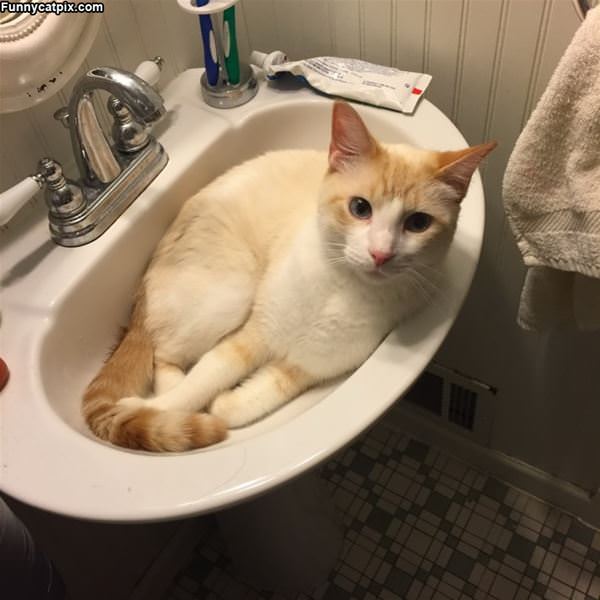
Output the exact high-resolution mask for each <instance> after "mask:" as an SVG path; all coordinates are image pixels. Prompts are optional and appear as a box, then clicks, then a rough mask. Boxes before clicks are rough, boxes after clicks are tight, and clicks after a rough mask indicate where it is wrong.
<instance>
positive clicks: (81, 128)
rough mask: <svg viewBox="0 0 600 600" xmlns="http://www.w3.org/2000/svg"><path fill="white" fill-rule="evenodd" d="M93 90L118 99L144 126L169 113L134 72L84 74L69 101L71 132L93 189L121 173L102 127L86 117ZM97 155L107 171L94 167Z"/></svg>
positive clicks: (104, 69)
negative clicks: (86, 108)
mask: <svg viewBox="0 0 600 600" xmlns="http://www.w3.org/2000/svg"><path fill="white" fill-rule="evenodd" d="M94 90H105V91H106V92H108V93H109V94H111V95H113V96H115V97H117V98H118V99H119V100H120V101H121V102H122V103H123V104H124V105H125V106H127V108H129V110H130V111H131V113H132V115H133V116H134V117H135V118H136V119H137V120H138V121H140V122H141V123H143V124H144V125H150V124H151V123H154V122H156V121H158V120H159V119H160V118H161V117H162V116H163V115H164V114H165V112H166V111H165V107H164V104H163V101H162V98H161V97H160V95H159V94H158V92H156V91H155V90H154V88H152V86H150V85H149V84H148V83H146V82H145V81H144V80H143V79H141V78H140V77H138V76H136V75H134V74H133V73H129V72H127V71H123V70H121V69H116V68H113V67H97V68H95V69H92V70H91V71H88V72H87V73H86V74H85V75H83V76H82V77H81V78H80V79H79V81H78V82H77V84H76V85H75V88H74V90H73V95H72V96H71V100H70V102H69V129H70V134H71V141H72V144H73V151H74V153H75V160H76V161H77V166H78V168H79V171H80V173H81V177H82V180H83V181H84V182H85V183H86V184H88V185H92V186H93V185H98V183H109V182H110V181H111V180H112V179H114V178H115V177H116V176H117V175H118V174H119V167H118V160H117V159H116V158H115V157H114V154H113V150H112V149H111V147H110V144H109V143H108V141H107V140H106V137H105V136H104V134H101V133H100V132H101V129H100V128H99V126H97V125H96V126H94V124H93V123H92V124H90V120H93V119H86V117H85V115H86V114H88V115H89V114H90V112H91V113H92V114H93V110H92V111H89V110H85V107H86V104H88V103H90V94H91V93H92V92H93V91H94ZM82 108H84V110H82ZM88 108H89V107H88ZM94 117H95V115H94ZM92 138H93V139H92ZM95 156H98V157H104V159H105V160H104V162H105V163H107V162H108V163H109V166H108V167H107V168H106V169H100V168H99V167H95V166H94V164H93V163H94V162H97V161H95V160H94V157H95ZM110 156H112V157H113V158H112V161H111V160H110ZM107 157H108V160H106V158H107ZM98 171H100V172H98Z"/></svg>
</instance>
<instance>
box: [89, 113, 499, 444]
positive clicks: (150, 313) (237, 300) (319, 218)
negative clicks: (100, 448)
mask: <svg viewBox="0 0 600 600" xmlns="http://www.w3.org/2000/svg"><path fill="white" fill-rule="evenodd" d="M494 146H495V144H494V143H491V144H484V145H480V146H475V147H473V148H467V149H465V150H461V151H456V152H434V151H428V150H419V149H415V148H411V147H408V146H403V145H398V146H383V145H382V144H379V143H378V142H376V141H375V140H374V139H373V138H372V137H371V135H370V134H369V132H368V131H367V129H366V127H365V125H364V124H363V122H362V121H361V119H360V117H359V116H358V114H357V113H356V112H355V111H354V109H353V108H351V107H350V105H348V104H346V103H342V102H337V103H335V105H334V111H333V122H332V138H331V145H330V149H329V155H327V154H326V153H324V152H314V151H304V150H290V151H282V152H273V153H270V154H266V155H264V156H261V157H258V158H256V159H254V160H251V161H248V162H246V163H244V164H242V165H240V166H238V167H235V168H233V169H231V170H230V171H228V172H227V173H225V174H224V175H223V176H221V177H219V178H218V179H216V180H215V181H213V182H212V183H211V184H209V185H208V186H206V187H205V188H204V189H203V190H201V191H200V192H199V193H198V194H197V195H196V196H194V197H193V198H191V199H190V200H189V201H188V202H187V203H186V204H185V206H184V207H183V209H182V210H181V212H180V214H179V216H178V217H177V219H176V220H175V221H174V223H173V225H172V226H171V227H170V229H169V230H168V232H167V234H166V235H165V236H164V238H163V239H162V241H161V242H160V244H159V246H158V248H157V250H156V252H155V254H154V257H153V259H152V262H151V264H150V266H149V268H148V270H147V272H146V274H145V276H144V279H143V282H142V285H141V287H140V291H139V293H138V297H137V299H136V302H135V307H134V311H133V316H132V320H131V324H130V327H129V330H128V332H127V334H126V335H125V337H124V338H123V340H122V341H121V343H120V345H119V346H118V347H117V349H116V350H115V352H114V353H113V354H112V356H111V357H110V358H109V359H108V361H107V363H106V364H105V365H104V367H103V368H102V370H101V371H100V373H99V375H98V376H97V377H96V378H95V379H94V381H93V382H92V383H91V384H90V385H89V387H88V389H87V391H86V393H85V397H84V402H83V412H84V415H85V418H86V420H87V422H88V424H89V426H90V428H91V429H92V430H93V431H94V432H95V433H96V435H98V436H99V437H101V438H103V439H105V440H109V441H111V442H113V443H114V444H117V445H120V446H125V447H129V448H138V449H146V450H152V451H182V450H188V449H192V448H197V447H202V446H206V445H209V444H213V443H215V442H218V441H220V440H222V439H223V438H224V437H225V436H226V431H227V428H228V427H240V426H243V425H246V424H248V423H251V422H253V421H256V420H257V419H260V418H261V417H263V416H264V415H266V414H268V413H270V412H272V411H273V410H275V409H276V408H278V407H279V406H281V405H282V404H284V403H285V402H287V401H289V400H290V399H292V398H294V397H295V396H297V395H298V394H300V393H301V392H303V391H304V390H306V389H307V388H309V387H311V386H314V385H316V384H319V383H321V382H324V381H327V380H329V379H332V378H333V377H336V376H338V375H341V374H343V373H345V372H348V371H350V370H352V369H354V368H355V367H357V366H358V365H359V364H360V363H361V362H362V361H364V360H365V359H366V358H367V357H368V355H369V354H370V353H371V352H372V351H373V350H374V349H375V347H376V346H377V345H378V344H379V342H380V341H381V339H382V338H383V337H384V336H385V335H386V334H387V333H388V332H389V331H390V330H391V329H392V328H393V327H394V326H395V325H396V324H397V323H398V321H399V320H400V319H402V318H403V317H404V316H406V315H407V314H409V313H410V312H411V311H413V310H414V309H415V308H416V307H417V305H419V304H421V303H423V301H424V300H423V295H422V294H420V293H418V292H419V290H422V289H423V287H424V283H425V281H426V280H428V279H429V278H430V274H431V272H432V270H433V269H435V266H436V265H438V264H439V262H440V261H441V259H442V258H443V257H444V255H445V254H446V251H447V249H448V247H449V245H450V242H451V240H452V237H453V234H454V230H455V227H456V221H457V217H458V213H459V207H460V200H461V199H462V198H463V196H464V195H465V193H466V191H467V188H468V185H469V182H470V179H471V176H472V174H473V172H474V171H475V169H476V168H477V165H478V164H479V162H480V161H481V159H482V158H483V157H484V156H485V155H486V154H488V153H489V152H490V151H491V150H492V149H493V147H494ZM353 197H362V198H364V199H367V200H368V202H369V203H370V205H371V206H372V215H371V217H368V218H358V217H357V216H354V215H353V214H351V212H350V209H349V203H350V201H351V198H353ZM361 206H363V208H364V205H361ZM414 212H419V213H426V214H427V215H430V217H431V218H432V221H431V225H430V226H429V227H428V228H427V229H426V230H424V231H422V232H414V231H410V230H408V229H407V227H408V225H407V223H408V221H406V219H407V218H408V215H410V214H411V213H414ZM363 217H364V215H363ZM238 384H239V385H238ZM152 392H153V394H154V396H153V397H150V398H147V399H146V398H143V396H146V395H150V394H151V393H152ZM202 409H208V413H203V412H199V411H201V410H202Z"/></svg>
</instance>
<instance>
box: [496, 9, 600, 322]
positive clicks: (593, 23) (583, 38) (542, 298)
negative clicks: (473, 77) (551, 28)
mask: <svg viewBox="0 0 600 600" xmlns="http://www.w3.org/2000/svg"><path fill="white" fill-rule="evenodd" d="M503 194H504V207H505V210H506V214H507V217H508V220H509V223H510V225H511V227H512V230H513V233H514V234H515V237H516V240H517V244H518V246H519V250H520V251H521V254H522V255H523V261H524V262H525V265H527V266H528V267H529V269H528V271H527V274H526V278H525V285H524V287H523V292H522V294H521V304H520V307H519V317H518V321H519V324H520V325H521V326H522V327H524V328H526V329H532V330H537V331H543V330H548V329H553V328H558V327H563V326H567V327H570V326H577V327H578V328H580V329H595V328H600V7H598V8H595V9H593V10H591V11H589V12H588V14H587V17H586V19H585V21H584V22H583V24H582V25H581V27H580V28H579V30H578V31H577V32H576V34H575V36H574V38H573V41H572V42H571V44H570V45H569V47H568V48H567V51H566V52H565V54H564V56H563V57H562V59H561V60H560V62H559V64H558V67H557V68H556V71H555V72H554V74H553V75H552V78H551V79H550V83H549V84H548V87H547V88H546V91H545V92H544V94H543V95H542V97H541V99H540V101H539V103H538V105H537V106H536V108H535V110H534V111H533V113H532V114H531V117H530V119H529V121H528V123H527V125H526V126H525V129H524V130H523V132H522V133H521V136H520V137H519V139H518V140H517V143H516V145H515V148H514V150H513V153H512V155H511V157H510V160H509V161H508V166H507V169H506V173H505V175H504V186H503Z"/></svg>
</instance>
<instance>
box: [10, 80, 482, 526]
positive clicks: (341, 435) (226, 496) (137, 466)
mask: <svg viewBox="0 0 600 600" xmlns="http://www.w3.org/2000/svg"><path fill="white" fill-rule="evenodd" d="M200 73H201V70H199V69H194V70H190V71H186V72H184V73H183V74H181V75H180V76H179V77H178V78H177V79H176V80H174V82H172V83H171V84H170V85H169V86H168V88H167V89H166V90H165V91H164V95H165V98H166V100H167V105H171V106H173V105H176V104H177V103H180V104H182V103H183V104H186V105H188V106H191V107H193V109H194V110H196V111H198V115H197V116H198V118H200V117H201V118H202V119H205V120H206V122H207V123H209V126H210V127H212V131H213V132H215V133H218V135H222V134H223V132H226V131H228V130H230V129H235V128H238V127H243V125H244V124H245V123H246V122H247V120H248V119H250V118H252V117H254V116H256V115H258V114H260V113H261V112H268V111H269V110H270V109H272V108H273V107H274V106H275V107H277V106H281V105H282V103H289V104H290V106H291V105H292V104H294V103H297V104H298V105H299V106H300V105H303V103H306V102H309V103H318V104H324V103H327V104H329V103H330V102H331V100H330V99H327V98H323V97H322V96H319V95H316V94H314V93H313V92H310V91H309V90H306V89H303V90H298V91H294V92H293V93H289V92H281V91H278V90H276V89H273V88H271V87H269V86H266V85H265V84H261V86H260V90H259V94H258V95H257V97H256V98H255V99H254V100H253V101H252V102H251V103H249V104H248V105H245V106H243V107H240V108H238V109H231V110H229V111H225V112H223V111H216V109H210V108H208V107H206V106H204V105H202V104H200V102H201V101H200V100H199V94H200V91H199V84H197V82H199V74H200ZM192 79H193V81H194V84H192V83H191V80H192ZM194 86H197V90H196V87H194ZM190 90H191V93H190ZM196 92H197V94H198V96H196V95H195V94H196ZM196 103H198V105H196ZM358 110H359V111H360V112H361V113H363V114H366V115H367V118H368V115H369V113H372V112H375V111H376V112H378V113H379V114H380V116H384V118H385V119H388V118H389V119H390V120H393V119H400V120H402V119H403V120H404V123H406V124H407V125H408V124H410V127H407V128H406V129H408V130H410V129H413V128H415V127H419V126H420V125H421V124H424V126H426V127H429V128H432V129H436V128H439V131H438V133H437V134H436V135H440V133H441V137H440V142H441V146H440V144H438V145H437V146H438V147H440V148H441V147H444V148H454V147H455V148H459V147H461V146H466V145H467V142H466V141H465V140H464V138H463V136H462V135H461V134H460V132H459V131H458V129H456V127H455V126H454V125H453V124H452V123H451V122H450V120H449V119H447V117H445V115H443V113H441V112H440V111H439V110H438V109H437V108H435V107H434V106H433V105H432V104H431V103H429V102H428V101H427V100H422V101H421V105H420V106H419V108H418V109H417V111H416V114H415V115H414V116H411V117H407V116H405V115H399V114H398V113H392V112H391V111H386V110H383V109H376V108H372V107H366V106H358ZM180 126H181V124H180ZM217 130H218V131H217ZM432 135H433V134H432ZM174 137H176V136H175V134H173V135H171V136H169V130H167V131H166V132H165V134H164V135H163V136H161V138H159V139H161V142H162V143H164V144H165V147H166V150H167V152H168V153H169V154H170V155H171V156H172V158H173V157H174V156H176V155H177V152H176V151H175V149H174V147H173V148H171V147H169V146H170V143H171V142H169V143H167V142H168V140H169V139H170V138H174ZM420 137H421V138H423V137H426V136H420ZM162 138H164V140H163V139H162ZM207 145H208V144H205V146H204V147H205V148H206V147H207ZM423 145H426V144H423ZM429 145H431V144H429ZM432 147H436V146H432ZM198 153H200V150H198ZM174 162H175V160H171V161H170V164H171V163H174ZM181 169H183V167H182V168H181ZM181 169H180V170H181ZM176 171H177V169H176V168H174V166H172V167H171V169H170V170H169V175H168V177H170V178H171V179H170V180H174V179H175V178H176V173H175V172H176ZM165 172H166V170H165ZM165 172H163V174H164V173H165ZM163 181H165V180H164V179H163ZM165 183H166V182H165ZM158 196H160V193H159V192H157V191H156V190H153V188H152V186H151V187H150V188H149V190H146V192H144V194H143V195H142V196H141V197H140V198H139V199H138V200H137V201H136V202H135V203H134V204H133V205H132V207H131V208H132V209H134V210H133V211H131V212H129V213H128V214H129V215H130V216H129V218H128V219H127V220H126V222H121V223H120V224H119V222H118V223H117V224H115V227H113V228H112V229H111V230H109V231H108V232H107V233H106V234H105V235H104V236H103V237H102V238H100V239H99V240H98V241H97V242H95V243H94V244H93V245H91V246H90V247H88V248H91V249H92V250H90V251H88V252H87V254H81V255H77V256H75V255H76V254H77V253H81V252H82V251H83V250H84V249H83V248H82V249H77V250H66V252H68V253H69V252H70V253H75V255H73V256H72V257H71V259H70V260H72V261H73V260H74V261H77V262H87V264H88V265H89V264H91V263H93V262H94V261H95V260H98V257H100V256H101V255H102V254H103V252H105V251H106V249H107V248H109V247H110V244H111V239H113V240H114V239H115V238H116V236H124V235H127V229H128V228H130V227H132V226H134V225H133V223H134V222H135V220H136V215H139V214H140V212H139V211H143V210H148V209H149V208H151V206H152V203H153V200H156V197H158ZM142 197H144V198H145V200H144V201H142V202H140V200H141V199H142ZM465 207H466V208H465ZM136 211H137V212H136ZM120 221H123V220H122V219H121V220H120ZM483 223H484V215H483V188H482V185H481V180H480V177H479V174H476V175H475V176H474V177H473V181H472V183H471V187H470V190H469V194H468V196H467V198H466V199H465V200H464V206H463V210H462V211H461V219H460V221H459V226H458V228H457V233H456V238H455V242H454V243H453V246H452V250H451V256H452V260H450V261H449V262H451V263H452V265H451V270H452V272H453V273H454V274H455V275H457V276H458V280H459V283H458V284H457V285H454V286H452V288H450V293H449V294H447V295H445V297H444V300H443V302H440V305H439V306H435V307H430V308H428V309H426V310H425V311H422V312H421V313H420V314H419V316H418V317H417V318H415V319H414V321H413V323H414V324H413V325H412V329H416V328H418V325H419V324H420V323H422V322H423V321H426V322H427V321H428V322H435V321H437V322H436V323H435V327H434V329H433V331H430V332H429V334H428V335H427V337H426V338H425V339H423V340H419V341H418V342H416V343H415V344H414V345H413V346H406V347H405V346H399V345H397V344H395V343H394V338H395V337H397V335H398V333H397V332H392V333H391V334H390V336H388V337H387V338H386V340H385V341H384V342H383V343H382V344H381V345H380V346H379V348H378V349H377V350H376V351H375V353H374V354H373V355H372V356H371V357H370V358H369V359H368V360H367V361H366V362H365V363H364V364H363V366H362V367H360V368H359V369H358V370H357V371H356V372H355V373H354V374H352V375H351V376H350V377H348V378H347V379H346V380H345V381H344V382H343V383H342V384H341V385H340V386H339V387H338V388H337V389H336V390H334V391H333V392H332V393H331V394H330V395H328V396H327V402H325V401H320V402H318V403H317V404H316V405H315V406H313V407H312V408H311V409H310V410H308V411H306V412H304V413H302V414H300V415H297V416H296V417H295V418H294V419H293V420H291V421H288V422H287V423H285V424H283V425H282V426H280V427H278V428H276V429H274V430H271V431H268V432H265V433H263V434H261V435H260V436H257V437H253V438H249V439H247V440H244V441H243V442H240V443H239V444H233V445H229V446H226V447H222V448H220V447H219V446H215V447H211V448H208V449H206V450H200V451H196V452H191V453H184V454H179V455H151V456H148V455H147V454H146V453H139V452H133V451H132V452H127V451H124V450H121V449H119V450H116V449H115V448H114V447H112V446H110V445H108V444H103V443H99V442H98V441H96V440H92V439H89V438H86V437H85V436H84V435H82V434H81V433H80V432H78V431H76V430H75V429H73V428H72V427H70V426H69V424H67V423H66V422H65V421H63V420H62V418H61V417H60V416H59V415H58V414H57V413H56V411H55V409H54V408H53V407H52V406H51V405H50V402H49V401H48V400H47V399H46V398H45V396H44V394H43V393H42V390H43V383H42V381H41V372H39V371H35V370H32V372H31V373H30V374H29V377H28V378H17V377H14V379H15V381H13V383H12V385H8V386H7V388H5V391H4V392H3V394H2V396H3V397H2V398H1V401H2V402H1V404H0V406H2V417H3V418H2V429H3V433H2V438H3V439H2V444H1V445H0V451H1V452H2V470H1V472H0V473H1V474H0V487H2V489H3V491H5V492H6V493H8V494H10V495H12V496H14V497H16V498H19V499H21V500H23V501H25V502H28V503H30V504H33V505H35V506H38V507H40V508H43V509H46V510H49V511H51V512H57V513H61V514H65V515H69V516H72V517H77V518H83V519H92V520H98V521H113V522H117V521H118V522H121V521H127V522H134V521H156V520H166V519H174V518H180V517H185V516H191V515H195V514H202V513H206V512H211V511H214V510H216V509H219V508H223V507H225V506H228V505H231V504H234V503H237V502H240V501H242V500H244V499H246V498H248V497H251V496H255V495H257V494H259V493H263V492H265V491H267V490H268V489H269V488H271V487H273V486H275V485H278V484H280V483H283V482H285V481H286V480H288V479H290V478H291V477H294V476H296V475H298V474H300V473H302V472H303V471H305V470H307V469H309V468H311V467H313V466H315V465H317V464H318V463H320V462H322V461H323V460H324V459H325V458H327V457H328V456H330V455H331V454H333V453H334V452H336V451H337V450H339V449H340V448H341V447H343V446H345V445H346V444H348V443H349V442H351V441H352V440H353V439H354V438H355V437H356V436H357V435H359V434H360V433H361V432H362V431H364V430H365V429H366V428H367V427H368V426H370V425H371V424H372V423H373V422H374V421H375V420H376V419H377V418H378V417H379V416H380V415H381V414H383V412H385V411H386V410H387V409H388V408H389V407H390V406H391V405H392V404H393V403H394V402H395V401H396V399H397V398H398V397H399V395H401V393H403V392H404V391H406V389H407V388H408V386H409V385H410V384H411V383H412V381H413V380H414V379H415V378H416V377H417V376H418V375H419V374H420V372H421V371H422V369H423V368H424V367H425V366H426V364H427V363H428V362H429V360H430V359H431V358H432V357H433V354H434V353H435V351H436V350H437V348H438V347H439V346H440V345H441V343H442V342H443V340H444V338H445V337H446V333H447V331H448V330H449V328H450V326H451V325H452V323H453V322H454V319H455V317H456V315H457V314H458V311H459V309H460V306H461V305H462V302H463V301H464V298H465V296H466V293H467V291H468V289H469V287H470V283H471V281H472V278H473V275H474V271H475V267H476V265H477V261H478V257H479V253H480V250H481V242H482V237H483ZM467 225H468V226H469V230H468V231H467ZM38 230H39V231H38V234H37V237H38V238H39V235H44V236H46V235H47V234H46V233H45V230H43V229H41V228H39V227H38ZM458 249H460V252H459V251H458ZM457 252H458V254H460V253H461V252H462V254H463V256H462V258H460V257H459V256H458V254H457ZM457 261H462V262H460V265H456V264H454V263H456V262H457ZM449 268H450V267H449ZM80 271H81V269H80ZM54 302H55V303H54V306H56V305H57V304H56V303H58V304H59V303H60V298H58V299H57V298H54ZM19 312H20V311H19V310H18V309H14V307H11V305H10V304H9V306H8V307H7V309H5V311H4V313H5V314H4V320H3V321H4V322H3V329H8V334H7V335H3V338H5V340H7V339H8V340H11V341H13V342H15V347H16V348H18V350H13V348H12V347H11V348H10V349H9V348H8V344H6V346H7V351H8V350H10V352H8V354H9V355H10V356H9V357H8V358H9V361H8V362H9V366H10V364H11V363H12V364H17V363H16V361H18V360H24V359H25V358H26V360H27V361H28V364H38V365H39V364H40V357H41V353H42V346H43V343H44V339H45V337H44V336H45V334H44V331H45V332H47V331H48V330H49V329H50V328H51V326H52V311H51V309H49V311H48V312H44V311H35V310H23V311H21V312H20V314H21V318H22V319H24V321H19V324H21V323H25V324H26V326H25V328H24V329H22V328H19V331H17V328H16V327H15V326H14V323H12V322H11V321H13V319H12V317H13V315H14V316H18V315H19ZM410 329H411V326H404V327H402V328H401V330H402V331H403V332H404V333H405V334H406V332H408V331H409V330H410ZM17 342H18V343H17ZM3 346H4V342H3ZM3 353H4V354H6V353H7V352H5V351H4V350H3ZM399 359H403V360H404V359H405V360H407V365H408V366H409V367H410V369H408V368H404V367H406V366H407V365H406V364H405V363H402V367H403V368H399V366H398V364H397V363H396V361H398V360H399ZM13 361H14V362H13ZM391 363H394V364H391ZM392 369H393V370H394V371H393V374H394V377H393V378H387V379H386V377H385V375H386V374H387V375H389V374H390V372H391V370H392ZM15 375H17V372H16V371H14V370H13V376H15ZM374 381H375V382H377V385H378V386H379V388H380V389H379V390H378V397H377V402H375V403H373V404H371V403H368V402H365V400H364V396H368V395H369V393H370V392H372V390H373V382H374ZM362 394H364V396H362ZM28 395H32V396H33V400H34V401H33V402H29V403H20V402H19V397H28ZM40 407H41V410H40ZM342 409H343V410H342ZM48 413H52V415H53V417H50V416H49V414H48ZM340 417H342V418H343V419H344V426H343V427H338V428H334V429H335V431H336V433H337V434H336V435H332V427H331V423H334V422H335V421H336V419H337V420H339V419H340ZM324 424H325V425H324ZM25 427H27V429H26V430H27V432H28V433H29V435H30V437H31V438H32V439H30V440H29V441H28V442H26V443H23V437H22V435H19V433H18V432H19V431H22V430H24V429H25ZM13 428H14V431H12V429H13ZM307 431H310V435H309V436H306V435H304V436H303V435H302V434H303V433H304V434H306V432H307ZM284 448H285V449H286V450H285V452H283V449H284ZM36 457H38V461H37V462H36ZM215 457H216V459H214V458H215ZM115 459H116V460H115ZM213 459H214V460H213ZM66 460H67V461H68V464H69V468H68V469H66V470H64V469H61V467H64V464H65V461H66ZM119 463H120V465H119ZM116 465H119V467H118V469H119V470H118V473H116V474H115V473H112V471H114V469H115V466H116ZM94 469H95V470H94ZM205 470H210V471H211V475H210V476H211V477H212V480H211V481H210V482H205V485H204V487H202V485H203V482H202V481H198V480H204V479H205V478H206V477H207V474H206V471H205ZM213 471H214V472H213ZM24 472H25V473H26V475H25V476H23V473H24ZM219 475H220V476H219ZM131 477H134V478H135V481H134V480H132V479H130V478H131ZM169 485H172V486H173V487H174V489H171V488H170V487H169ZM64 486H68V487H67V489H66V491H65V490H64V489H62V487H64ZM184 488H185V489H184Z"/></svg>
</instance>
